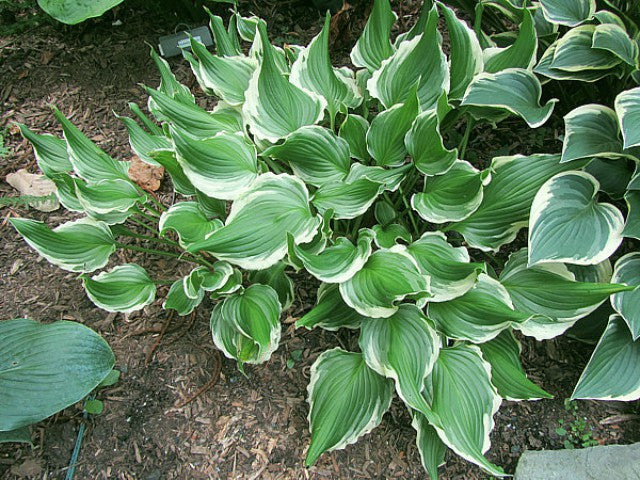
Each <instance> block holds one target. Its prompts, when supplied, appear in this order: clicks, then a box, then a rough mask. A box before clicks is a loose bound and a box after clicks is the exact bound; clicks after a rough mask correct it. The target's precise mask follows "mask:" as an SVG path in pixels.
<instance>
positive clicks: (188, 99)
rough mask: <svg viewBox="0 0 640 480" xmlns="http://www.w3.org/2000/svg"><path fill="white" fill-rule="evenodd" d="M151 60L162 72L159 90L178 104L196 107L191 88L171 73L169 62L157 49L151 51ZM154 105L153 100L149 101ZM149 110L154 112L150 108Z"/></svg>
mask: <svg viewBox="0 0 640 480" xmlns="http://www.w3.org/2000/svg"><path fill="white" fill-rule="evenodd" d="M151 58H152V59H153V62H154V63H155V64H156V67H157V68H158V72H160V85H159V86H158V90H159V91H160V92H162V93H164V94H165V95H167V96H168V97H170V98H173V99H175V100H176V101H177V102H180V103H185V104H192V105H195V103H196V100H195V97H194V96H193V94H192V93H191V91H190V90H189V87H187V86H186V85H183V84H181V83H180V82H179V81H178V79H177V78H176V76H175V75H174V74H173V72H172V71H171V67H170V66H169V62H167V61H166V60H165V59H164V58H162V57H161V56H160V55H158V53H157V52H156V51H155V49H153V48H152V49H151ZM153 103H154V100H153V99H149V104H150V105H152V104H153ZM149 110H153V109H152V108H150V109H149Z"/></svg>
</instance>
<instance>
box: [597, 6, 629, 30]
mask: <svg viewBox="0 0 640 480" xmlns="http://www.w3.org/2000/svg"><path fill="white" fill-rule="evenodd" d="M593 17H594V18H595V19H596V20H597V21H598V23H600V24H607V23H611V24H613V25H618V26H619V27H622V28H626V27H625V25H624V22H623V21H622V19H621V18H620V17H619V16H618V15H616V14H615V13H613V12H610V11H608V10H599V11H597V12H596V13H595V15H594V16H593Z"/></svg>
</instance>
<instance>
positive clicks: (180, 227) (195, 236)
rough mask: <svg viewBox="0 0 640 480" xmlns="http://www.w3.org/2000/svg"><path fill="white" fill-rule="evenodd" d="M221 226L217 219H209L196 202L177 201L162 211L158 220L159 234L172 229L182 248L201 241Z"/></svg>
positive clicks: (164, 233)
mask: <svg viewBox="0 0 640 480" xmlns="http://www.w3.org/2000/svg"><path fill="white" fill-rule="evenodd" d="M220 227H222V222H220V221H219V220H209V219H208V218H207V216H206V215H205V214H204V212H203V211H202V209H201V208H200V205H199V204H198V202H179V203H176V204H174V205H172V206H171V207H170V208H169V209H168V210H167V211H166V212H163V213H162V215H161V216H160V221H159V222H158V231H159V232H160V235H161V236H164V235H166V233H167V231H169V230H173V231H174V232H176V233H177V234H178V242H179V243H180V246H181V247H182V248H188V247H189V246H190V245H193V244H194V243H197V242H201V241H203V240H204V239H205V238H207V235H209V234H210V233H211V232H213V231H215V230H217V229H219V228H220Z"/></svg>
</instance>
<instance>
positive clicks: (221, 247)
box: [188, 173, 320, 270]
mask: <svg viewBox="0 0 640 480" xmlns="http://www.w3.org/2000/svg"><path fill="white" fill-rule="evenodd" d="M319 223H320V221H319V218H318V217H316V216H314V215H313V214H312V213H311V210H310V205H309V192H308V191H307V188H306V186H305V184H304V183H302V181H301V180H299V179H298V178H296V177H292V176H290V175H286V174H282V175H274V174H272V173H266V174H264V175H260V176H259V177H258V179H257V180H256V181H255V182H254V184H253V186H252V188H251V189H250V190H248V191H247V192H245V193H244V194H242V195H241V196H240V197H238V198H237V199H236V200H235V201H234V202H233V205H232V206H231V212H230V213H229V216H228V217H227V220H226V222H225V225H224V226H223V227H222V228H220V229H218V230H216V231H214V232H213V233H211V234H210V235H209V236H208V237H207V238H206V239H205V240H202V241H200V242H196V243H194V244H192V245H190V246H189V248H188V250H189V251H192V252H194V251H198V250H205V251H207V252H210V253H212V254H213V255H214V256H216V257H218V258H219V259H221V260H226V261H228V262H229V263H232V264H234V265H238V266H239V267H241V268H244V269H247V270H262V269H264V268H267V267H270V266H271V265H274V264H275V263H277V262H278V261H279V260H281V259H282V258H284V256H285V255H286V253H287V233H291V235H293V237H294V239H295V241H296V243H305V242H309V241H311V239H313V237H314V236H315V234H316V231H317V230H318V226H319Z"/></svg>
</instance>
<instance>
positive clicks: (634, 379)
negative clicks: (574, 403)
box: [571, 315, 640, 401]
mask: <svg viewBox="0 0 640 480" xmlns="http://www.w3.org/2000/svg"><path fill="white" fill-rule="evenodd" d="M571 398H574V399H575V398H580V399H597V400H622V401H631V400H637V399H638V398H640V341H639V340H634V339H633V336H632V335H631V332H630V331H629V328H628V326H627V324H626V323H625V322H624V320H623V319H622V318H620V317H619V316H617V315H612V316H611V319H610V320H609V325H608V326H607V329H606V330H605V332H604V335H602V338H601V339H600V341H599V342H598V345H597V346H596V348H595V350H594V351H593V354H592V355H591V358H590V359H589V363H587V366H586V367H585V369H584V371H583V372H582V375H581V376H580V379H579V380H578V384H577V385H576V388H575V390H574V391H573V394H572V395H571Z"/></svg>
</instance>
